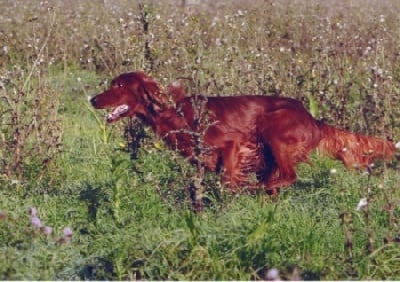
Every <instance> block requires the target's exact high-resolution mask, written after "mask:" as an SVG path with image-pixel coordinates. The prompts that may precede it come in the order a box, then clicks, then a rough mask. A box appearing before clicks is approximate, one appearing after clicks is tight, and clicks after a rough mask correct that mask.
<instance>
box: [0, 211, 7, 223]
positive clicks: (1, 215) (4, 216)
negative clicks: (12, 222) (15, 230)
mask: <svg viewBox="0 0 400 282" xmlns="http://www.w3.org/2000/svg"><path fill="white" fill-rule="evenodd" d="M0 220H3V221H6V220H7V214H6V212H3V211H0Z"/></svg>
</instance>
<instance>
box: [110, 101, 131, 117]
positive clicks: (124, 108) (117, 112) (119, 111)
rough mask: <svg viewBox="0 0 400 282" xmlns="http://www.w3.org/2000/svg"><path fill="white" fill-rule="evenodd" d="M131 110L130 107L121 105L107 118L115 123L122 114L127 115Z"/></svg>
mask: <svg viewBox="0 0 400 282" xmlns="http://www.w3.org/2000/svg"><path fill="white" fill-rule="evenodd" d="M128 110H129V106H128V105H125V104H124V105H121V106H118V107H116V108H115V109H114V110H113V111H112V112H111V113H109V114H108V116H107V121H113V120H115V119H117V118H119V117H120V116H121V115H122V114H124V113H126V112H127V111H128Z"/></svg>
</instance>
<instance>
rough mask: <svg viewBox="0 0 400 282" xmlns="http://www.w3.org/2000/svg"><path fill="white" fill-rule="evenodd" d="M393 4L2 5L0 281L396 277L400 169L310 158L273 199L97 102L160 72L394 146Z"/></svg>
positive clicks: (269, 0) (396, 20)
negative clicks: (236, 191)
mask: <svg viewBox="0 0 400 282" xmlns="http://www.w3.org/2000/svg"><path fill="white" fill-rule="evenodd" d="M399 15H400V2H398V1H393V0H352V1H347V0H338V1H331V0H328V1H323V0H304V1H300V0H265V1H262V0H254V1H240V0H234V1H211V0H206V1H195V0H186V1H185V0H179V1H178V0H176V1H174V0H167V1H155V0H154V1H150V0H149V1H128V0H115V1H111V0H104V1H90V0H82V1H73V0H63V1H59V0H52V1H36V0H34V1H23V0H13V1H7V0H0V280H84V279H90V280H111V279H112V280H136V279H145V280H164V279H165V280H167V279H168V280H250V279H251V280H263V279H266V278H267V276H268V273H270V272H269V271H271V269H272V270H274V269H275V270H278V271H279V274H280V277H281V279H305V280H311V279H312V280H319V279H324V280H325V279H329V280H336V279H341V280H347V279H349V280H353V279H362V280H383V279H388V280H399V279H400V226H399V224H400V209H399V207H400V192H399V189H398V188H399V181H400V173H399V165H398V162H397V160H396V159H395V160H393V161H392V162H389V163H376V164H375V166H374V167H373V168H371V170H369V171H367V172H366V171H346V170H345V169H344V168H343V166H342V165H341V164H340V163H338V162H336V161H332V160H329V159H326V158H321V157H319V156H318V155H317V154H313V155H312V157H311V159H312V161H313V165H311V166H310V165H306V164H304V165H300V166H299V167H298V172H299V181H298V182H297V183H296V184H295V185H293V186H291V187H289V188H287V189H284V190H283V191H282V192H281V194H280V195H279V196H277V197H272V198H271V197H269V196H267V195H265V194H264V193H259V194H257V195H247V194H242V195H232V194H230V193H228V192H226V191H225V190H224V189H223V187H222V186H221V184H220V183H219V179H218V176H215V175H213V174H207V175H206V176H205V178H204V179H203V184H202V185H203V186H204V188H205V193H204V195H203V199H204V206H205V207H204V211H203V212H201V213H194V212H193V211H192V209H191V202H190V197H189V191H188V187H189V186H190V184H191V183H192V181H193V179H195V178H196V177H197V175H196V171H195V169H194V168H193V167H191V166H190V165H188V164H187V162H186V161H185V160H184V159H182V158H181V157H180V156H179V155H178V154H177V153H176V152H173V151H170V150H168V149H167V148H166V146H165V144H163V142H162V141H161V140H160V139H159V138H158V137H156V136H154V134H153V133H152V132H151V130H149V128H146V127H144V126H143V125H142V124H140V123H139V122H138V121H136V120H125V121H122V122H119V123H118V124H115V125H106V124H105V118H104V117H105V114H106V113H105V112H103V111H95V110H94V109H92V108H91V106H90V105H89V103H88V101H87V99H88V96H93V95H95V94H97V93H99V92H101V91H102V90H103V89H104V88H106V87H107V86H108V85H109V82H110V80H111V78H113V77H115V76H116V75H118V74H120V73H122V72H127V71H134V70H144V71H146V72H148V73H150V74H151V75H152V76H153V77H154V78H155V79H157V80H158V81H159V82H160V83H161V84H162V85H164V86H166V85H167V84H168V83H169V82H170V81H172V80H174V79H176V78H185V79H184V80H183V81H184V83H185V85H186V87H187V91H188V93H202V94H206V95H210V96H211V95H236V94H239V93H244V94H262V95H282V96H289V97H293V98H297V99H299V100H301V101H303V102H304V104H305V105H306V107H307V108H309V109H310V111H312V113H313V114H314V116H315V117H317V118H319V119H323V120H325V121H327V122H328V123H330V124H336V125H337V126H338V127H341V128H345V129H348V130H352V131H356V132H361V133H364V134H371V135H375V136H380V137H383V138H391V139H394V140H395V141H399V139H400V63H399V62H400V60H399V59H400V49H399V46H400V17H399Z"/></svg>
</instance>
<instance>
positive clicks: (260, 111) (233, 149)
mask: <svg viewBox="0 0 400 282" xmlns="http://www.w3.org/2000/svg"><path fill="white" fill-rule="evenodd" d="M91 103H92V105H93V106H94V107H95V108H97V109H102V108H114V109H113V110H112V112H111V113H110V114H109V115H108V117H107V121H108V122H115V121H117V120H119V119H120V118H123V117H128V116H134V117H137V118H139V119H141V120H142V121H143V122H145V123H146V124H148V125H150V126H151V127H152V129H153V130H154V131H155V132H156V133H157V134H158V135H159V136H160V137H162V138H163V139H164V140H165V141H166V143H167V144H168V145H169V146H170V147H171V148H172V149H177V150H178V151H180V152H181V153H182V154H183V155H184V156H185V157H187V158H188V159H189V160H191V161H192V162H198V161H200V162H201V163H202V164H203V165H204V166H205V167H206V168H207V169H208V170H210V171H214V172H222V180H223V182H224V183H226V184H227V185H229V187H231V189H232V190H235V189H237V188H239V187H240V186H242V185H244V184H245V185H246V186H247V187H250V189H260V188H261V189H266V190H270V191H271V190H272V191H274V190H275V189H276V188H279V187H283V186H287V185H290V184H293V183H294V182H295V181H296V170H295V168H296V164H298V163H300V162H309V159H308V156H309V154H310V152H311V151H312V150H314V149H317V148H318V149H319V150H320V151H321V152H323V153H325V154H327V155H328V156H330V157H332V158H334V159H338V160H340V161H342V162H343V163H344V165H345V166H346V167H347V168H353V167H357V168H364V167H367V166H369V165H370V164H371V163H372V162H373V161H374V160H375V159H380V158H383V159H390V158H392V157H393V155H394V152H395V146H394V144H393V142H391V141H389V140H385V139H382V138H375V137H369V136H365V135H360V134H354V133H351V132H347V131H344V130H341V129H337V128H334V127H333V126H330V125H327V124H325V123H323V122H321V121H318V120H316V119H314V118H313V117H312V116H311V114H310V113H309V112H308V111H307V110H306V109H305V108H304V106H303V104H302V103H301V102H299V101H297V100H295V99H291V98H284V97H277V96H259V95H242V96H229V97H205V96H201V95H195V96H190V97H187V96H185V91H184V89H183V87H182V85H180V84H171V85H170V86H169V87H168V89H167V91H162V89H161V88H160V86H159V85H158V83H157V82H155V81H154V80H153V79H152V78H151V77H149V76H148V75H146V74H145V73H143V72H131V73H125V74H122V75H120V76H119V77H117V78H115V79H114V80H113V81H112V83H111V87H110V89H109V90H107V91H105V92H103V93H101V94H99V95H97V96H95V97H94V98H92V99H91ZM199 148H201V154H198V153H196V150H197V149H199ZM199 158H200V159H199ZM252 174H254V175H255V178H256V179H257V182H256V183H251V181H250V176H251V175H252Z"/></svg>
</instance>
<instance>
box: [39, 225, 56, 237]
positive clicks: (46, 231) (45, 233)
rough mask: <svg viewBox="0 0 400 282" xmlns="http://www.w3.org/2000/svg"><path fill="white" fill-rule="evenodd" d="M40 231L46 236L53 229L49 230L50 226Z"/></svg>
mask: <svg viewBox="0 0 400 282" xmlns="http://www.w3.org/2000/svg"><path fill="white" fill-rule="evenodd" d="M41 231H42V232H43V234H44V235H46V236H48V235H50V234H51V232H52V231H53V228H51V227H50V226H44V227H42V229H41Z"/></svg>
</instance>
